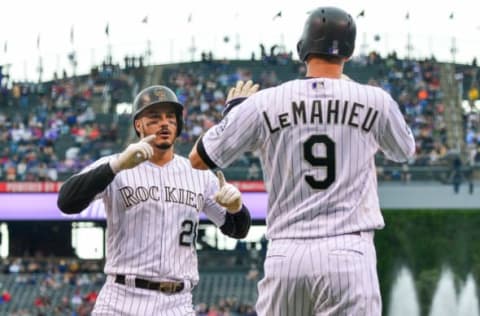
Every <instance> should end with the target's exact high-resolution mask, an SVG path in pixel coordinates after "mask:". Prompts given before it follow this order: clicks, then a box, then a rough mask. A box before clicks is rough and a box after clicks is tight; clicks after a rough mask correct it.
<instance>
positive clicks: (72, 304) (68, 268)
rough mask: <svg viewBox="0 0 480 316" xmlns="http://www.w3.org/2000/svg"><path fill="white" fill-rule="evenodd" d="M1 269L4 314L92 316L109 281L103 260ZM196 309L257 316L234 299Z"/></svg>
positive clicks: (15, 261) (2, 265) (22, 262)
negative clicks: (102, 289)
mask: <svg viewBox="0 0 480 316" xmlns="http://www.w3.org/2000/svg"><path fill="white" fill-rule="evenodd" d="M0 269H1V271H0V314H1V315H10V316H39V315H45V316H46V315H75V316H84V315H85V316H86V315H90V314H91V311H92V309H93V306H94V304H95V301H96V299H97V297H98V294H99V291H100V289H101V287H102V285H103V284H104V282H105V275H104V274H103V272H102V269H103V262H102V261H101V260H91V261H89V260H79V259H76V258H55V257H52V258H46V257H39V258H10V259H5V260H3V261H1V260H0ZM5 276H9V277H10V278H6V277H5ZM245 277H246V278H249V277H250V273H249V274H247V275H246V276H245ZM256 281H257V277H256V278H255V279H254V282H256ZM2 282H3V283H2ZM12 304H14V307H10V305H12ZM194 309H195V311H196V315H198V316H254V315H256V313H255V310H254V307H253V305H252V304H246V303H243V302H241V301H239V300H238V299H237V298H233V297H232V298H222V299H219V300H218V301H216V303H212V304H207V303H202V302H198V303H196V304H195V305H194Z"/></svg>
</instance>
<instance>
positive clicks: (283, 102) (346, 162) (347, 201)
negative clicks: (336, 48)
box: [202, 78, 415, 239]
mask: <svg viewBox="0 0 480 316" xmlns="http://www.w3.org/2000/svg"><path fill="white" fill-rule="evenodd" d="M202 142H203V145H204V148H205V151H206V152H207V154H208V156H209V158H210V159H211V160H212V161H213V162H214V163H215V164H216V165H217V166H219V167H222V168H224V167H226V166H228V165H229V164H230V163H232V162H233V161H234V160H235V159H236V158H237V157H239V156H240V155H241V154H242V153H243V152H245V151H254V150H259V152H260V160H261V163H262V166H263V172H264V178H265V186H266V190H267V192H268V196H269V197H268V210H267V216H266V221H267V238H269V239H278V238H316V237H325V236H335V235H340V234H345V233H350V232H357V231H365V230H373V229H380V228H382V227H383V226H384V221H383V217H382V215H381V212H380V206H379V201H378V194H377V179H376V169H375V162H374V155H375V153H376V152H377V150H379V149H380V150H382V151H383V152H384V153H385V155H386V156H387V158H389V159H392V160H394V161H403V160H406V159H407V158H408V157H410V156H412V155H413V154H414V152H415V141H414V138H413V135H412V133H411V130H410V128H409V127H408V126H407V124H406V122H405V120H404V118H403V116H402V114H401V112H400V110H399V108H398V104H397V103H396V102H395V101H394V100H393V99H392V98H391V97H390V95H388V94H387V93H386V92H384V91H383V90H381V89H380V88H376V87H372V86H367V85H362V84H359V83H356V82H354V81H350V80H340V79H326V78H310V79H299V80H292V81H289V82H286V83H284V84H282V85H280V86H278V87H275V88H269V89H266V90H263V91H260V92H258V93H256V94H254V95H252V96H251V97H249V98H248V99H247V100H245V101H244V102H243V103H241V104H240V105H238V106H237V107H235V108H234V109H233V110H232V111H231V112H230V113H229V114H228V116H227V117H226V118H225V119H224V120H223V121H222V122H220V123H219V124H218V125H216V126H214V127H212V128H211V129H210V130H208V131H207V133H206V134H205V135H204V137H203V141H202Z"/></svg>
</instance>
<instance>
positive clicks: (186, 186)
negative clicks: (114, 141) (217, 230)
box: [82, 155, 226, 284]
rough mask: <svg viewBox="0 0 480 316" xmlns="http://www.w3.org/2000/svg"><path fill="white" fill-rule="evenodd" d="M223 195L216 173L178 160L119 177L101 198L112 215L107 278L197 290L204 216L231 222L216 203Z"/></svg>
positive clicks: (125, 172) (103, 160) (105, 159)
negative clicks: (185, 284) (189, 285)
mask: <svg viewBox="0 0 480 316" xmlns="http://www.w3.org/2000/svg"><path fill="white" fill-rule="evenodd" d="M112 157H114V156H107V157H103V158H101V159H99V160H97V161H96V162H94V163H93V164H92V165H90V166H89V167H87V168H86V169H85V170H84V171H82V172H85V171H87V170H90V169H91V168H94V167H96V166H98V165H100V164H103V163H106V162H108V161H109V160H110V159H111V158H112ZM217 191H218V179H217V178H216V177H215V175H214V174H213V173H212V172H210V171H201V170H195V169H193V168H192V167H191V165H190V162H189V161H188V160H187V159H186V158H183V157H181V156H178V155H174V159H173V160H171V161H170V162H168V163H167V164H165V165H164V166H161V167H160V166H158V165H155V164H153V163H151V162H149V161H147V162H144V163H141V164H140V165H138V166H137V167H135V168H132V169H127V170H123V171H121V172H119V173H118V174H117V175H116V176H115V178H114V179H113V181H112V182H111V183H110V184H109V185H108V186H107V188H106V189H105V190H104V191H103V192H102V193H100V194H98V195H97V196H96V198H101V199H103V202H104V204H105V212H106V215H107V256H106V264H105V273H106V274H125V275H134V276H136V277H139V278H144V279H147V280H151V281H168V280H190V281H192V282H193V284H196V283H197V282H198V262H197V252H196V250H195V245H194V240H195V238H196V233H197V227H198V221H199V212H200V211H203V212H204V213H205V214H206V215H207V217H208V218H209V219H210V220H211V221H212V222H213V223H214V224H215V225H217V226H221V225H223V224H224V222H225V214H226V210H225V209H224V208H222V207H221V206H219V205H218V204H216V203H215V201H214V200H213V199H212V197H213V195H214V194H215V192H217Z"/></svg>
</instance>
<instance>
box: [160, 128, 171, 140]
mask: <svg viewBox="0 0 480 316" xmlns="http://www.w3.org/2000/svg"><path fill="white" fill-rule="evenodd" d="M170 134H171V133H170V131H169V130H161V131H160V132H158V133H157V136H160V137H162V138H167V137H169V136H170Z"/></svg>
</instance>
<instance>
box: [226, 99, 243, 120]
mask: <svg viewBox="0 0 480 316" xmlns="http://www.w3.org/2000/svg"><path fill="white" fill-rule="evenodd" d="M246 99H247V98H246V97H240V98H235V99H232V100H230V101H228V103H227V104H225V109H224V110H223V112H222V115H223V117H225V116H227V114H228V112H230V111H231V110H232V109H233V108H234V107H236V106H237V105H239V104H240V103H242V102H243V101H245V100H246Z"/></svg>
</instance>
